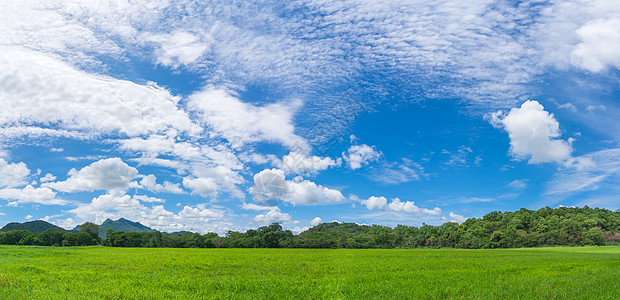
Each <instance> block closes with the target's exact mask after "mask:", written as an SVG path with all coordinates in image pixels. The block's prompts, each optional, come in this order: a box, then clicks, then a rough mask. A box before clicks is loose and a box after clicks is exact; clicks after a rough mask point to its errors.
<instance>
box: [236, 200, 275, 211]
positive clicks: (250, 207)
mask: <svg viewBox="0 0 620 300" xmlns="http://www.w3.org/2000/svg"><path fill="white" fill-rule="evenodd" d="M241 208H242V209H245V210H259V211H260V210H276V209H278V207H277V206H264V205H257V204H254V203H245V202H244V203H243V204H242V205H241Z"/></svg>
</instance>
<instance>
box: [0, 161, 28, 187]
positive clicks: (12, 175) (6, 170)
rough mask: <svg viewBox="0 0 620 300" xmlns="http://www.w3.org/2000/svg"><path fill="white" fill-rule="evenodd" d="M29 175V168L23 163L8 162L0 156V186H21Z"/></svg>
mask: <svg viewBox="0 0 620 300" xmlns="http://www.w3.org/2000/svg"><path fill="white" fill-rule="evenodd" d="M29 175H30V169H28V166H26V164H25V163H23V162H19V163H9V162H7V161H6V160H4V159H2V158H0V188H2V187H17V186H23V185H25V184H26V183H27V182H28V176H29Z"/></svg>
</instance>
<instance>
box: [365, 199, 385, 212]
mask: <svg viewBox="0 0 620 300" xmlns="http://www.w3.org/2000/svg"><path fill="white" fill-rule="evenodd" d="M361 203H362V205H365V206H366V208H368V209H370V210H384V209H386V207H387V199H386V198H385V197H375V196H371V197H370V198H368V199H367V200H362V201H361Z"/></svg>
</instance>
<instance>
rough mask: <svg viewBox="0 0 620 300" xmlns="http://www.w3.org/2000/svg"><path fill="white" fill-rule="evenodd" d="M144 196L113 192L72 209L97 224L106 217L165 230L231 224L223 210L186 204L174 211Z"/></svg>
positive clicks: (202, 229)
mask: <svg viewBox="0 0 620 300" xmlns="http://www.w3.org/2000/svg"><path fill="white" fill-rule="evenodd" d="M143 199H144V198H142V197H140V196H138V197H136V196H133V197H132V196H130V195H125V194H122V193H115V192H113V193H109V194H104V195H101V196H99V197H96V198H93V199H92V201H91V202H90V203H88V204H82V205H80V206H78V207H77V208H75V209H72V210H70V211H69V212H70V213H73V214H75V215H76V216H77V217H78V218H80V219H82V220H85V221H90V222H94V223H96V224H101V223H102V222H103V221H105V220H106V219H118V218H126V219H129V220H132V221H135V222H140V223H142V224H144V225H146V226H149V227H151V228H153V229H157V230H161V231H166V232H173V231H181V230H188V231H197V232H207V231H210V230H211V231H218V232H221V231H222V230H223V227H222V226H224V225H226V226H230V224H228V223H226V221H225V220H224V219H225V217H224V211H222V210H217V209H211V208H207V207H205V206H204V205H197V206H195V207H190V206H184V207H183V209H181V211H179V212H178V213H174V212H171V211H168V210H166V209H165V208H164V206H163V205H155V206H153V207H147V206H144V205H143V204H142V203H141V202H140V200H143Z"/></svg>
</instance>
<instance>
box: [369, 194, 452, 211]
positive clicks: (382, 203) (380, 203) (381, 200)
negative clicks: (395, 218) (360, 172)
mask: <svg viewBox="0 0 620 300" xmlns="http://www.w3.org/2000/svg"><path fill="white" fill-rule="evenodd" d="M360 203H361V204H362V205H364V206H366V208H368V209H369V210H387V211H393V212H405V213H412V214H425V215H432V216H437V215H440V214H441V209H440V208H439V207H435V208H433V209H426V208H420V207H417V206H416V205H415V204H414V202H413V201H405V202H402V201H401V200H400V199H399V198H394V199H392V202H389V203H388V200H387V199H386V198H385V197H375V196H372V197H370V198H368V199H366V200H362V201H360Z"/></svg>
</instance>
